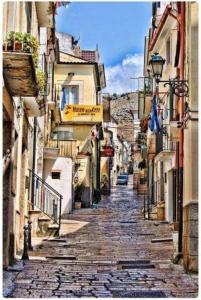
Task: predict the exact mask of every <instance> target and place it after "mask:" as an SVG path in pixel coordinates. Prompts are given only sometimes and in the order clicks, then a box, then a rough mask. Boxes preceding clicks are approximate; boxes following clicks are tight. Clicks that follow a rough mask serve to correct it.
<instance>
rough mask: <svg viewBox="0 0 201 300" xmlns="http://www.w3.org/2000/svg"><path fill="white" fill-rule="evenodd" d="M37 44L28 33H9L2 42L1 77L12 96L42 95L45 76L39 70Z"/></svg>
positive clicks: (45, 80)
mask: <svg viewBox="0 0 201 300" xmlns="http://www.w3.org/2000/svg"><path fill="white" fill-rule="evenodd" d="M38 49H39V43H38V41H37V39H36V38H35V37H34V36H32V35H31V34H30V33H22V32H14V31H10V32H9V33H8V34H7V36H6V39H5V40H4V42H3V76H4V81H5V84H6V86H7V89H8V90H9V93H10V94H11V95H12V96H24V97H37V96H38V95H40V94H41V93H42V94H43V93H44V90H45V87H46V82H47V75H46V74H45V72H44V71H42V70H41V69H40V68H39V63H38V59H39V52H38Z"/></svg>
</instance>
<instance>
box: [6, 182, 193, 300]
mask: <svg viewBox="0 0 201 300" xmlns="http://www.w3.org/2000/svg"><path fill="white" fill-rule="evenodd" d="M142 207H143V199H142V198H140V197H139V196H138V197H137V195H136V192H135V191H133V189H132V186H131V185H128V186H127V187H114V188H113V189H112V194H111V196H104V197H103V198H102V200H101V202H100V203H99V205H98V207H97V208H93V209H80V210H76V211H75V212H74V213H73V214H71V215H69V222H70V220H71V221H72V224H73V222H75V221H79V222H81V223H80V224H84V225H83V226H80V227H79V229H78V230H77V231H74V232H73V231H72V232H71V233H69V234H67V235H64V236H61V237H60V238H59V239H56V238H55V239H52V240H49V241H48V240H46V241H44V242H43V244H42V245H41V246H38V247H37V249H36V250H35V251H34V252H33V253H31V255H32V256H34V255H35V256H38V259H39V260H37V259H36V258H37V257H35V259H32V260H29V261H25V262H24V269H23V270H22V271H20V272H16V276H15V280H14V289H13V291H12V293H11V294H10V295H9V297H13V298H25V297H26V298H34V297H36V298H39V297H40V298H44V297H45V298H49V297H51V298H52V297H53V298H68V297H119V298H123V297H132V298H135V297H143V298H159V297H177V298H179V297H182V298H184V297H185V298H193V297H197V293H198V279H197V275H192V274H191V275H190V274H185V272H184V271H183V268H182V266H179V265H173V264H172V263H171V257H172V253H173V245H172V241H169V242H160V243H152V242H151V240H152V239H153V238H160V237H171V228H170V226H169V225H168V224H166V223H164V222H154V221H148V220H144V219H143V214H142ZM82 222H83V223H82ZM39 257H45V258H46V260H40V258H39Z"/></svg>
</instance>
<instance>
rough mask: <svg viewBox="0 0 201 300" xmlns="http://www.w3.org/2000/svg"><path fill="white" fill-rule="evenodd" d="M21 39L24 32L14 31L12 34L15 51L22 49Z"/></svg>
mask: <svg viewBox="0 0 201 300" xmlns="http://www.w3.org/2000/svg"><path fill="white" fill-rule="evenodd" d="M23 39H24V34H23V33H22V32H15V35H14V50H15V51H22V44H23Z"/></svg>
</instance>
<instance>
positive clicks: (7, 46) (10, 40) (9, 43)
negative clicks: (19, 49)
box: [3, 31, 15, 51]
mask: <svg viewBox="0 0 201 300" xmlns="http://www.w3.org/2000/svg"><path fill="white" fill-rule="evenodd" d="M14 36H15V32H14V31H10V32H9V33H8V34H7V36H6V39H5V41H4V43H3V50H4V51H13V47H14Z"/></svg>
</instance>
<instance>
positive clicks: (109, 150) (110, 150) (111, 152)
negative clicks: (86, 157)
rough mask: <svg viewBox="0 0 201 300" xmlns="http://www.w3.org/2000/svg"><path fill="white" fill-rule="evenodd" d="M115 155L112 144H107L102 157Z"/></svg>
mask: <svg viewBox="0 0 201 300" xmlns="http://www.w3.org/2000/svg"><path fill="white" fill-rule="evenodd" d="M113 156H114V148H113V147H111V146H105V147H104V148H103V151H101V157H113Z"/></svg>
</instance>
